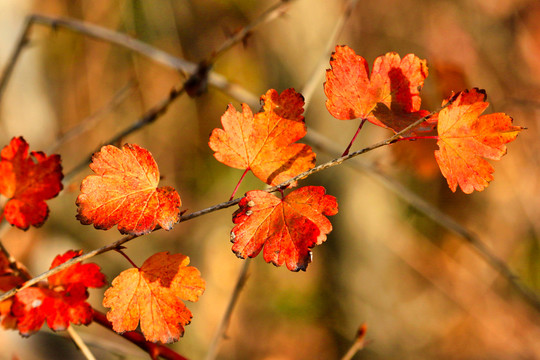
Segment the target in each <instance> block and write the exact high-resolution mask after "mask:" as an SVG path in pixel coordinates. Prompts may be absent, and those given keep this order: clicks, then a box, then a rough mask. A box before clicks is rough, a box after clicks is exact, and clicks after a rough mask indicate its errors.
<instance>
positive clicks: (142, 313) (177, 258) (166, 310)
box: [103, 252, 205, 343]
mask: <svg viewBox="0 0 540 360" xmlns="http://www.w3.org/2000/svg"><path fill="white" fill-rule="evenodd" d="M188 264H189V258H188V257H187V256H185V255H182V254H173V255H170V254H169V253H168V252H160V253H157V254H154V255H152V256H151V257H149V258H148V259H147V260H146V261H145V262H144V264H143V266H142V267H141V268H140V269H137V268H131V269H128V270H125V271H123V272H122V273H121V274H120V275H118V276H117V277H116V278H115V279H114V280H113V282H112V286H111V287H110V288H109V289H107V291H106V292H105V297H104V299H103V306H105V307H108V308H110V309H111V310H110V311H109V312H108V313H107V319H109V321H110V322H111V323H112V325H113V329H114V331H116V332H119V333H122V332H124V331H131V330H135V329H136V328H137V325H138V324H139V322H140V325H141V331H142V333H143V334H144V337H145V338H146V340H148V341H152V342H157V341H161V342H162V343H171V342H174V341H177V340H178V339H179V338H180V337H181V336H182V335H183V333H184V326H185V325H187V324H189V323H190V322H191V318H192V315H191V312H190V311H189V309H188V308H187V307H186V306H185V305H184V303H183V302H182V301H181V300H182V299H183V300H189V301H197V300H198V298H199V296H200V295H202V293H203V292H204V288H205V282H204V280H203V279H202V278H201V276H200V272H199V270H197V268H195V267H193V266H187V265H188Z"/></svg>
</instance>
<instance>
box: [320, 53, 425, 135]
mask: <svg viewBox="0 0 540 360" xmlns="http://www.w3.org/2000/svg"><path fill="white" fill-rule="evenodd" d="M330 65H331V67H332V68H331V69H329V70H326V82H325V84H324V92H325V94H326V96H327V97H328V100H327V101H326V107H327V109H328V111H329V112H330V114H332V116H334V117H335V118H337V119H340V120H351V119H356V118H362V119H367V120H369V121H370V122H372V123H373V124H375V125H378V126H382V127H386V128H391V129H392V130H394V131H395V132H398V131H400V130H402V129H404V128H405V127H407V126H408V125H409V124H411V123H412V122H414V121H415V120H418V119H420V118H422V117H423V116H425V115H427V114H428V112H426V111H420V104H421V99H420V89H421V88H422V86H423V85H424V80H425V79H426V77H427V74H428V70H427V66H426V61H425V60H421V59H420V58H418V57H417V56H415V55H413V54H408V55H406V56H405V57H404V58H403V59H401V58H400V56H399V55H398V54H396V53H393V52H390V53H387V54H385V55H383V56H379V57H378V58H377V59H375V62H374V63H373V69H372V71H371V74H370V73H369V67H368V64H367V61H366V60H365V59H364V58H363V57H361V56H359V55H357V54H356V53H355V52H354V50H353V49H351V48H350V47H348V46H346V45H344V46H336V50H335V52H334V53H333V54H332V57H331V59H330ZM424 125H425V126H429V125H430V124H428V123H426V124H424ZM431 128H433V126H431ZM424 130H429V129H424Z"/></svg>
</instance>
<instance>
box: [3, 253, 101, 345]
mask: <svg viewBox="0 0 540 360" xmlns="http://www.w3.org/2000/svg"><path fill="white" fill-rule="evenodd" d="M80 254H82V251H73V250H70V251H68V252H66V253H65V254H64V255H58V256H57V257H56V258H55V259H54V261H53V263H52V265H51V269H52V268H53V267H56V266H58V265H60V264H63V263H64V262H66V261H68V260H69V259H72V258H74V257H76V256H79V255H80ZM103 285H105V276H104V275H103V274H102V273H101V271H100V269H99V266H97V265H96V264H92V263H90V264H80V263H77V264H75V265H72V266H70V267H68V268H67V269H65V270H62V271H60V272H59V273H57V274H55V275H52V276H49V278H48V285H44V284H40V285H38V286H33V287H29V288H26V289H23V290H21V291H19V292H18V293H17V294H15V300H14V301H13V305H12V307H11V312H12V313H13V315H14V316H15V317H16V318H17V328H18V329H19V332H20V333H21V334H22V335H24V336H29V335H31V334H32V333H34V332H36V331H38V330H39V329H40V328H41V326H43V323H44V322H45V321H47V325H49V327H50V328H51V329H52V330H55V331H58V330H65V329H67V327H68V326H69V324H70V323H72V324H76V325H79V324H85V325H87V324H89V323H90V322H91V321H92V314H93V310H92V307H91V306H90V304H88V303H87V302H86V299H88V291H87V288H88V287H94V288H98V287H102V286H103Z"/></svg>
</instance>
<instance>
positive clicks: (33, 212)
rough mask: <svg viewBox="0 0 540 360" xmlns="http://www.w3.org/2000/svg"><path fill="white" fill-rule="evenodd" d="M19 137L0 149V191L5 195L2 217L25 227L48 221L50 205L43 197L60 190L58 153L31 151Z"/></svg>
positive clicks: (52, 195) (60, 176) (24, 228)
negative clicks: (49, 154)
mask: <svg viewBox="0 0 540 360" xmlns="http://www.w3.org/2000/svg"><path fill="white" fill-rule="evenodd" d="M28 148H29V146H28V144H27V143H26V141H25V140H24V138H22V137H15V138H13V139H11V142H10V143H9V145H7V146H5V147H4V148H3V149H2V151H1V152H0V194H2V195H4V196H5V197H6V198H8V201H7V203H6V204H5V206H4V217H5V218H6V220H7V221H8V222H9V223H10V224H11V225H14V226H17V227H18V228H20V229H23V230H27V229H28V228H29V227H30V226H36V227H38V226H41V225H43V223H44V222H45V220H47V217H48V215H49V208H48V206H47V204H46V203H45V200H48V199H52V198H53V197H55V196H56V195H58V193H59V192H60V190H62V178H63V176H64V175H63V174H62V166H61V165H60V156H59V155H51V156H46V155H45V154H44V153H42V152H40V151H37V152H36V151H32V152H30V156H28Z"/></svg>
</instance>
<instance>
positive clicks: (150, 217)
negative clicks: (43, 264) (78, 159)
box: [77, 144, 181, 235]
mask: <svg viewBox="0 0 540 360" xmlns="http://www.w3.org/2000/svg"><path fill="white" fill-rule="evenodd" d="M90 168H91V169H92V170H93V171H94V172H95V173H96V174H97V175H90V176H87V177H86V178H85V179H84V180H83V182H82V184H81V194H80V195H79V197H78V198H77V206H78V207H79V208H78V214H77V219H79V220H80V221H81V223H83V224H85V225H88V224H92V223H93V224H94V227H95V228H96V229H103V230H107V229H110V228H111V227H113V226H114V225H116V224H118V230H119V231H120V232H121V233H122V234H133V235H142V234H146V233H149V232H151V231H152V230H154V229H155V228H156V226H157V225H159V226H161V227H162V228H164V229H165V230H170V229H172V227H173V225H174V224H175V223H177V222H178V221H179V219H180V205H181V201H180V196H179V195H178V193H177V192H176V190H174V189H173V188H172V187H170V186H166V187H161V188H158V187H157V186H158V182H159V170H158V167H157V164H156V162H155V160H154V158H153V157H152V154H150V152H149V151H148V150H146V149H143V148H141V147H140V146H138V145H134V144H126V145H124V147H123V148H122V149H118V148H117V147H115V146H112V145H108V146H104V147H102V148H101V151H100V152H97V153H95V154H94V156H93V157H92V164H90Z"/></svg>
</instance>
